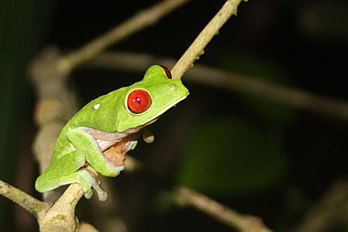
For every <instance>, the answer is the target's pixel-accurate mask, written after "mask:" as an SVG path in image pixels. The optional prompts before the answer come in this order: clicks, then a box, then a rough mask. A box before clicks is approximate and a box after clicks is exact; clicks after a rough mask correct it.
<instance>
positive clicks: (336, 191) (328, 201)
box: [295, 180, 348, 232]
mask: <svg viewBox="0 0 348 232" xmlns="http://www.w3.org/2000/svg"><path fill="white" fill-rule="evenodd" d="M347 218H348V182H347V181H342V180H340V181H337V182H336V183H334V184H333V186H331V188H330V189H329V190H328V191H327V193H326V194H325V196H324V197H323V198H322V199H321V201H320V202H318V203H317V204H315V205H314V207H313V208H312V209H311V210H310V211H309V212H308V213H307V214H306V215H305V217H304V220H303V222H302V223H301V224H300V225H299V227H298V228H297V229H296V230H295V231H296V232H312V231H315V232H321V231H333V230H334V229H335V228H336V227H337V226H340V225H343V224H344V223H345V222H346V221H347Z"/></svg>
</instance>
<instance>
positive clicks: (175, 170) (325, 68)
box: [0, 0, 348, 231]
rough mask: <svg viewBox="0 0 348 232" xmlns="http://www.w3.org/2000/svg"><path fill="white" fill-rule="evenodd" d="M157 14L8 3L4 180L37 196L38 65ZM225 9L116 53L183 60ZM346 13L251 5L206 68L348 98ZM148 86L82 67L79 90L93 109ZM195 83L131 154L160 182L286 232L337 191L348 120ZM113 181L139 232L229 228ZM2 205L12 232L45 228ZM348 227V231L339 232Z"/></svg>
mask: <svg viewBox="0 0 348 232" xmlns="http://www.w3.org/2000/svg"><path fill="white" fill-rule="evenodd" d="M155 2H156V1H135V0H128V1H30V0H29V1H25V0H12V1H10V0H5V1H3V2H2V4H1V7H0V17H1V18H0V57H1V60H0V84H1V98H0V100H1V104H0V107H1V108H0V123H1V127H0V146H1V147H0V148H1V150H0V151H1V152H0V157H1V162H0V167H1V171H0V178H1V179H2V180H4V181H6V182H9V183H10V184H13V185H16V186H18V187H20V188H21V189H23V190H25V191H26V192H29V193H30V194H33V195H35V196H37V197H39V195H38V194H37V193H36V192H35V190H34V189H33V183H34V180H35V177H36V176H37V175H38V173H37V168H36V163H35V162H34V160H33V158H32V154H31V144H32V140H33V137H34V135H35V130H36V128H35V125H34V123H33V119H32V114H33V107H34V104H35V96H34V93H33V90H32V86H31V85H30V83H29V81H28V79H27V74H26V70H27V66H28V63H29V62H30V60H31V59H33V57H35V56H36V55H38V54H39V53H40V51H42V49H43V48H45V47H46V46H48V45H54V46H57V47H58V48H59V49H61V50H62V51H69V50H72V49H76V48H78V47H80V46H82V45H83V44H85V43H86V42H88V41H89V40H91V39H93V38H95V37H96V36H98V35H100V34H102V33H104V32H106V31H108V30H109V29H110V28H111V27H113V26H114V25H117V24H119V23H121V22H122V21H124V20H126V19H127V18H128V17H130V16H132V15H133V14H135V13H136V12H138V10H140V9H143V8H146V7H149V6H151V5H152V4H154V3H155ZM223 2H224V1H208V0H203V1H192V2H191V3H189V4H187V5H185V6H184V7H182V8H180V9H178V10H176V11H175V12H173V13H171V14H169V15H168V16H166V17H165V18H163V19H162V20H160V21H159V22H158V23H157V24H156V25H155V26H152V27H150V28H146V29H144V30H142V31H141V32H139V33H136V34H134V35H132V36H131V37H129V38H127V39H125V40H124V41H122V42H120V43H119V44H117V45H116V46H115V47H113V48H112V49H114V50H121V51H134V52H142V53H148V54H152V55H160V56H165V57H171V58H174V59H178V58H179V57H180V56H181V54H182V53H183V52H184V51H185V49H186V48H187V47H188V46H189V45H190V43H191V42H192V41H193V40H194V38H195V37H196V36H197V35H198V33H199V32H200V31H201V29H202V28H203V27H204V26H205V25H206V24H207V22H208V21H209V20H210V19H211V17H212V16H213V15H214V14H215V13H216V12H217V11H218V10H219V9H220V7H221V6H222V4H223ZM347 10H348V4H347V1H343V0H342V1H339V0H333V1H314V0H313V1H309V0H307V1H284V0H283V1H282V0H280V1H279V0H278V1H277V0H271V1H266V0H258V1H257V0H255V1H252V0H251V1H249V2H243V3H242V4H241V5H240V7H239V10H238V17H233V18H231V19H230V20H229V21H228V22H227V24H226V25H225V26H224V27H223V28H222V29H221V30H220V32H219V35H218V36H216V37H215V38H214V39H213V41H212V42H211V44H209V46H208V47H207V48H206V49H205V54H204V55H203V56H202V57H201V58H200V59H199V60H198V61H197V63H199V64H205V65H210V66H214V67H216V68H221V69H224V70H231V71H234V72H238V73H241V74H245V75H252V76H254V77H257V78H259V79H263V80H265V81H269V82H272V83H279V84H281V85H284V86H291V87H295V88H300V89H304V90H306V91H308V92H310V93H315V94H319V95H323V96H327V97H330V98H335V99H340V100H347V98H348V95H347V86H348V81H347V44H348V39H347V38H348V28H347V21H348V20H347V19H348V16H347V14H346V12H347ZM144 71H145V70H144ZM141 76H142V74H138V75H135V74H129V73H124V72H112V71H103V70H95V69H88V70H85V69H83V68H81V69H78V70H76V71H74V72H73V74H72V78H71V79H72V84H73V85H74V86H75V87H76V88H77V90H78V93H79V94H80V96H81V102H87V101H89V100H91V99H93V98H95V97H96V96H98V95H100V94H103V93H106V92H108V91H110V90H112V89H116V88H119V87H121V86H123V85H126V84H130V83H132V82H134V81H137V80H140V79H141ZM183 82H184V83H185V85H186V86H187V87H188V88H189V89H190V92H191V94H190V96H189V98H188V99H187V100H185V101H184V102H182V103H180V104H179V105H178V106H177V107H176V108H175V109H173V110H171V111H169V112H168V113H167V114H166V115H164V116H163V117H162V118H161V120H159V121H158V122H156V124H155V125H153V126H151V128H152V130H153V131H154V133H155V136H156V142H155V143H154V144H151V145H145V144H144V143H141V144H140V145H139V147H138V148H137V149H136V151H134V152H132V154H134V156H135V157H137V158H139V159H140V160H142V161H143V162H144V163H145V164H146V165H147V167H149V169H150V170H152V174H155V175H156V176H157V177H158V178H161V179H162V178H163V177H166V178H168V180H171V181H176V182H178V183H182V184H185V185H189V186H191V187H193V188H194V189H196V190H198V191H201V192H203V193H205V194H207V195H209V196H211V197H212V198H214V199H216V200H218V201H220V202H222V203H224V204H226V205H228V206H230V207H231V208H234V209H236V210H238V211H240V212H242V213H246V214H254V215H257V216H260V217H261V218H263V219H264V221H265V223H266V225H268V226H269V227H271V228H273V229H274V230H275V231H290V230H291V229H292V228H296V226H297V225H298V224H299V223H300V222H301V220H302V218H303V215H304V214H305V213H306V212H307V210H309V209H310V208H311V207H312V206H313V204H315V202H317V201H318V200H319V199H320V198H321V196H322V195H323V194H324V193H325V192H326V191H327V190H328V188H329V187H330V186H331V185H332V184H333V183H334V182H335V181H337V180H340V179H344V178H346V175H347V171H348V169H347V164H348V161H347V158H346V157H347V151H348V149H347V146H346V142H347V135H348V134H347V133H348V132H347V131H348V130H347V129H348V124H347V119H338V118H334V117H329V116H325V115H321V114H318V113H315V112H310V111H306V110H299V109H296V108H293V107H290V106H288V105H283V104H279V103H276V102H271V101H267V100H264V99H263V98H262V97H261V96H257V97H255V96H249V95H247V94H240V93H236V92H233V91H226V90H221V89H218V88H216V87H214V88H213V87H211V88H210V87H207V86H203V85H199V84H197V83H191V82H186V81H185V77H184V79H183ZM112 181H113V182H114V183H115V186H122V187H121V189H120V190H119V194H120V196H121V197H120V198H121V199H122V201H123V206H122V205H121V206H122V207H121V208H122V213H121V214H122V216H121V218H122V219H123V220H125V221H126V222H127V223H128V224H129V226H130V228H132V229H133V230H134V231H139V230H140V231H197V230H200V231H228V230H229V228H227V227H226V226H224V225H222V224H220V223H218V222H216V221H215V220H214V219H211V218H209V217H208V216H206V215H204V214H202V213H200V212H197V211H196V210H193V209H188V208H177V207H171V204H170V201H169V200H168V199H167V198H166V197H165V196H166V194H164V192H163V191H162V190H163V189H165V186H166V185H167V184H163V186H162V184H161V181H157V180H156V179H155V178H154V177H153V176H150V177H149V176H147V175H145V174H142V173H138V174H129V175H128V174H127V175H125V174H123V175H121V176H120V177H118V178H117V179H116V180H112ZM119 188H120V187H119ZM83 204H85V201H83V202H82V203H81V205H82V206H81V208H83ZM0 206H1V207H0V218H1V219H0V220H1V221H0V227H4V229H5V228H11V230H18V231H30V230H35V229H36V225H35V222H31V221H30V220H29V221H28V219H31V217H29V218H28V217H26V213H23V212H22V214H21V213H18V211H16V210H15V209H14V207H13V204H12V203H11V202H9V201H8V200H7V199H4V198H0ZM87 209H88V208H87ZM93 213H98V212H93ZM347 220H348V219H347ZM23 228H25V229H23ZM347 228H348V223H347V222H346V223H342V224H340V225H338V226H337V227H335V228H332V229H333V230H332V231H347V230H348V229H347Z"/></svg>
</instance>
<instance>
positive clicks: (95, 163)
mask: <svg viewBox="0 0 348 232" xmlns="http://www.w3.org/2000/svg"><path fill="white" fill-rule="evenodd" d="M89 130H90V129H89ZM67 137H68V139H69V141H70V142H71V143H72V144H73V146H74V147H75V148H76V149H77V150H79V151H80V152H83V153H84V154H85V157H86V161H87V163H88V164H89V165H90V166H91V167H92V168H93V169H94V170H95V171H96V172H98V173H100V174H102V175H103V176H117V175H118V174H119V173H120V171H122V170H123V169H124V166H123V165H115V164H113V163H112V162H110V161H109V160H108V159H107V158H106V157H105V156H104V154H103V152H102V150H101V148H100V146H99V145H98V142H97V141H96V139H94V138H93V136H92V135H90V134H89V133H86V131H85V128H84V127H78V128H74V129H69V130H68V131H67ZM117 141H118V140H115V141H114V142H115V143H116V142H117Z"/></svg>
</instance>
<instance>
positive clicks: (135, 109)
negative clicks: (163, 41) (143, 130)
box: [117, 65, 189, 131]
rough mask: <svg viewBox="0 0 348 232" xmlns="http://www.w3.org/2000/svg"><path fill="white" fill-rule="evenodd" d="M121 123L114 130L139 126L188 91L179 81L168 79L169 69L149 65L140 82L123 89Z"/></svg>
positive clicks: (182, 97)
mask: <svg viewBox="0 0 348 232" xmlns="http://www.w3.org/2000/svg"><path fill="white" fill-rule="evenodd" d="M125 93H126V94H125V95H124V96H125V97H124V109H125V110H124V111H123V112H122V114H123V115H122V116H121V118H123V119H125V118H127V120H123V121H122V122H118V123H117V124H118V125H117V131H125V130H128V129H131V128H138V127H143V126H146V125H148V124H151V123H152V122H154V121H155V120H156V119H157V118H158V117H159V116H160V115H162V114H163V113H164V112H166V111H167V110H168V109H170V108H171V107H173V106H175V105H176V104H177V103H179V102H180V101H182V100H183V99H185V98H186V97H187V95H188V94H189V91H188V89H187V88H186V87H185V86H184V85H183V84H182V82H181V81H180V80H178V79H177V80H175V79H172V76H171V73H170V71H169V70H168V69H167V68H166V67H164V66H159V65H153V66H151V67H150V68H149V69H148V70H147V71H146V73H145V76H144V79H143V80H142V81H139V82H136V83H134V84H133V85H131V86H129V87H126V88H125Z"/></svg>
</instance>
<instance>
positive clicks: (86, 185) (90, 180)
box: [77, 169, 108, 201]
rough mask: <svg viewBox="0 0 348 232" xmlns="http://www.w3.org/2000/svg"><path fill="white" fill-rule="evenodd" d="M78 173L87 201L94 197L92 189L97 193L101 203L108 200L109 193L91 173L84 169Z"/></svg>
mask: <svg viewBox="0 0 348 232" xmlns="http://www.w3.org/2000/svg"><path fill="white" fill-rule="evenodd" d="M77 173H79V176H80V178H79V183H80V184H81V185H82V187H83V190H84V191H85V197H86V198H87V199H90V198H91V197H92V195H93V190H92V188H93V189H94V190H95V191H96V192H97V194H98V198H99V200H100V201H106V200H107V199H108V193H107V192H105V191H104V190H103V189H102V188H101V187H100V185H99V184H98V182H97V181H96V179H95V177H93V176H92V174H91V173H90V172H89V171H87V170H86V169H82V170H79V171H78V172H77Z"/></svg>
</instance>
